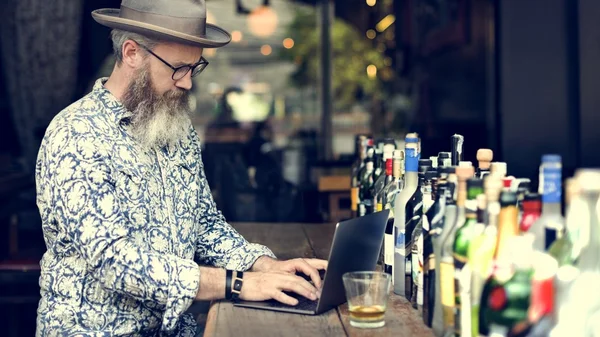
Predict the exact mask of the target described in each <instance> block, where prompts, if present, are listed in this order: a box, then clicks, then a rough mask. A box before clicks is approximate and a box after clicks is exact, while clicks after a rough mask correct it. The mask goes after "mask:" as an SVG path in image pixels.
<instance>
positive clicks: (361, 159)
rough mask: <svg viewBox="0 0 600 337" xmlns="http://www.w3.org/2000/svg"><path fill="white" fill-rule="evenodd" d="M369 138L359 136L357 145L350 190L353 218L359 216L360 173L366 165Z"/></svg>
mask: <svg viewBox="0 0 600 337" xmlns="http://www.w3.org/2000/svg"><path fill="white" fill-rule="evenodd" d="M366 142H367V136H365V135H357V136H356V144H355V147H354V148H355V158H356V160H355V162H354V163H353V164H352V173H351V174H352V175H351V177H352V185H351V188H350V209H351V211H352V217H353V218H356V217H357V216H358V189H359V180H360V176H359V172H360V170H361V169H362V168H363V167H364V165H365V159H366V158H367V147H366Z"/></svg>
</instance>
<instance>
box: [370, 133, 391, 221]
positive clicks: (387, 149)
mask: <svg viewBox="0 0 600 337" xmlns="http://www.w3.org/2000/svg"><path fill="white" fill-rule="evenodd" d="M383 142H384V145H383V173H385V174H380V175H379V176H378V178H377V179H376V180H375V200H374V204H375V211H376V212H379V211H381V210H383V189H384V188H385V187H386V185H388V184H389V182H390V181H391V180H393V178H392V173H393V172H392V171H393V168H392V167H393V158H392V157H393V154H394V150H395V149H396V143H395V142H394V140H393V139H391V138H386V139H385V140H384V141H383ZM388 173H389V174H388Z"/></svg>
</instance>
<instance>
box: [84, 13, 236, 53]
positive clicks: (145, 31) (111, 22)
mask: <svg viewBox="0 0 600 337" xmlns="http://www.w3.org/2000/svg"><path fill="white" fill-rule="evenodd" d="M119 12H120V10H119V9H115V8H104V9H97V10H95V11H93V12H92V17H93V18H94V20H96V22H98V23H99V24H101V25H103V26H107V27H110V28H114V29H122V30H126V31H130V32H133V33H138V34H141V35H145V36H148V37H151V38H158V39H163V40H167V41H172V42H178V43H184V44H191V45H195V46H198V47H202V48H219V47H222V46H224V45H226V44H228V43H229V42H230V41H231V35H230V34H229V33H228V32H227V31H226V30H224V29H222V28H220V27H218V26H216V25H213V24H210V23H207V24H206V35H205V36H195V35H190V34H185V33H181V32H178V31H174V30H171V29H167V28H164V27H160V26H156V25H151V24H148V23H144V22H139V21H134V20H129V19H123V18H121V17H119Z"/></svg>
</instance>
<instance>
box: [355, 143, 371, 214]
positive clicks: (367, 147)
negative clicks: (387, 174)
mask: <svg viewBox="0 0 600 337" xmlns="http://www.w3.org/2000/svg"><path fill="white" fill-rule="evenodd" d="M364 149H365V150H364V151H365V159H364V160H363V166H362V167H361V168H360V170H359V171H358V194H357V199H356V209H357V212H358V213H357V215H358V216H360V214H359V213H360V210H359V209H360V204H361V203H362V200H361V199H360V188H361V187H360V183H361V179H362V177H363V176H364V175H365V171H366V170H367V160H369V159H370V160H373V156H374V154H375V150H374V149H373V139H372V138H370V137H367V138H366V140H365V142H364Z"/></svg>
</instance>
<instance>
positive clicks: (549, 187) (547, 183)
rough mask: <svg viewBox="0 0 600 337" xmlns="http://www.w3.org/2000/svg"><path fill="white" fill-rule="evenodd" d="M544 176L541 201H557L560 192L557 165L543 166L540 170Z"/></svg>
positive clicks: (559, 176)
mask: <svg viewBox="0 0 600 337" xmlns="http://www.w3.org/2000/svg"><path fill="white" fill-rule="evenodd" d="M542 174H543V177H544V191H543V194H542V202H544V203H559V202H561V200H560V194H561V188H562V186H561V178H562V174H561V170H560V168H557V167H545V168H543V170H542Z"/></svg>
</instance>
